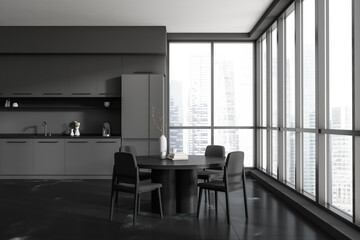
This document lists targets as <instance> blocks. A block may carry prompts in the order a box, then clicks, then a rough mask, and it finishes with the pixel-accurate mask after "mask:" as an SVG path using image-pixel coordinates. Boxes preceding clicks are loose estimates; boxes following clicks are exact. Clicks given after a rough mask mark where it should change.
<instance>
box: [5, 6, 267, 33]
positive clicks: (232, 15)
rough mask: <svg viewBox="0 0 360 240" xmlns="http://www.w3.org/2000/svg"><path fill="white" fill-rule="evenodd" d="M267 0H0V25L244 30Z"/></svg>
mask: <svg viewBox="0 0 360 240" xmlns="http://www.w3.org/2000/svg"><path fill="white" fill-rule="evenodd" d="M272 2H273V1H272V0H0V26H166V29H167V32H168V33H247V32H250V31H251V30H252V28H253V27H254V26H255V24H256V23H257V21H258V20H259V19H260V18H261V16H262V15H263V14H264V13H265V11H266V9H267V8H268V7H269V6H270V4H271V3H272Z"/></svg>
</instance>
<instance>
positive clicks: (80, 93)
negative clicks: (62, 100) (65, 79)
mask: <svg viewBox="0 0 360 240" xmlns="http://www.w3.org/2000/svg"><path fill="white" fill-rule="evenodd" d="M71 95H91V93H72V94H71Z"/></svg>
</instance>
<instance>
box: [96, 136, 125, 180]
mask: <svg viewBox="0 0 360 240" xmlns="http://www.w3.org/2000/svg"><path fill="white" fill-rule="evenodd" d="M93 146H94V148H93V150H94V151H93V155H92V157H93V159H94V167H95V169H96V173H97V174H112V170H113V166H114V154H115V152H118V151H119V147H120V140H117V139H109V140H95V142H94V145H93Z"/></svg>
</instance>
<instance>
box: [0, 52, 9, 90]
mask: <svg viewBox="0 0 360 240" xmlns="http://www.w3.org/2000/svg"><path fill="white" fill-rule="evenodd" d="M6 73H7V60H6V57H4V56H0V97H3V96H4V95H5V87H6V79H7V77H6Z"/></svg>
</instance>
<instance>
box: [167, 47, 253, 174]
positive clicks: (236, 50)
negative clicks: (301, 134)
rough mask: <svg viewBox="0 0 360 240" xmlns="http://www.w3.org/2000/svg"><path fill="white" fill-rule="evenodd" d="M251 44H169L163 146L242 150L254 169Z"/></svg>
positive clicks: (200, 151)
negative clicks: (166, 135) (214, 146)
mask: <svg viewBox="0 0 360 240" xmlns="http://www.w3.org/2000/svg"><path fill="white" fill-rule="evenodd" d="M253 75H254V46H253V43H229V42H224V43H222V42H204V43H188V42H186V43H183V42H171V43H169V147H170V149H172V148H176V149H177V151H183V152H186V153H189V154H204V152H205V148H206V146H207V145H210V144H217V145H223V146H225V149H226V152H231V151H244V152H245V166H248V167H252V166H254V157H253V154H254V76H253Z"/></svg>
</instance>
